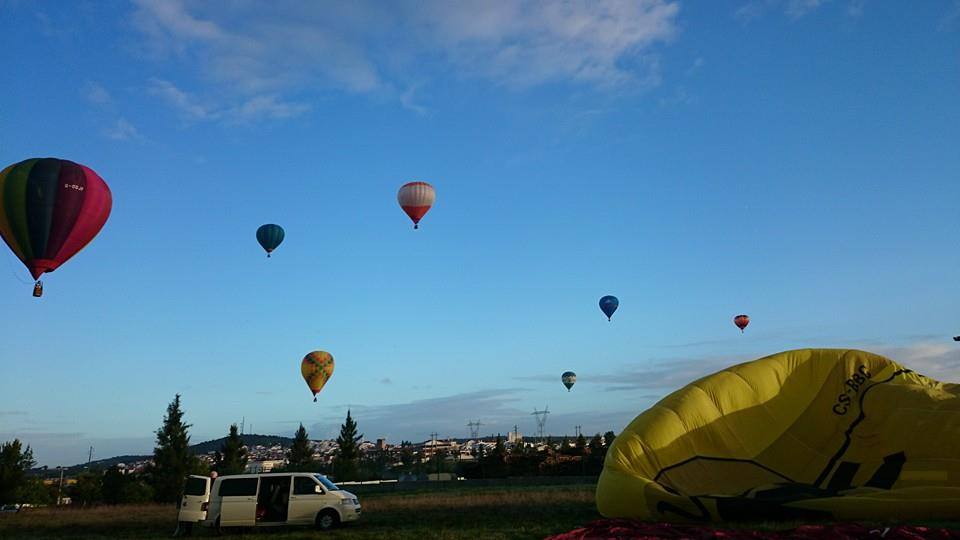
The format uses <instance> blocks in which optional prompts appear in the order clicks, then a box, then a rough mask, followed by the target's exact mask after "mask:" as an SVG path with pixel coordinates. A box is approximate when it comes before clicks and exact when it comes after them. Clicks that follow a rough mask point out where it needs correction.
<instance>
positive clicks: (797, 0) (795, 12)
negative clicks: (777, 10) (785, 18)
mask: <svg viewBox="0 0 960 540" xmlns="http://www.w3.org/2000/svg"><path fill="white" fill-rule="evenodd" d="M827 1H828V0H789V1H788V2H787V8H786V9H787V15H789V16H791V17H793V18H794V19H799V18H800V17H803V16H804V15H806V14H807V13H810V12H811V11H814V10H816V9H817V8H819V7H820V6H822V5H823V4H825V3H826V2H827Z"/></svg>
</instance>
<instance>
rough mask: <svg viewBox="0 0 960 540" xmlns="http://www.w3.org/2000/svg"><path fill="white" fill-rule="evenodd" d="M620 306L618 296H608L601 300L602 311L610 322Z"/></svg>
mask: <svg viewBox="0 0 960 540" xmlns="http://www.w3.org/2000/svg"><path fill="white" fill-rule="evenodd" d="M619 306H620V300H617V297H616V296H610V295H607V296H604V297H603V298H601V299H600V311H603V314H604V315H606V316H607V320H608V321H609V320H610V317H613V312H614V311H616V310H617V307H619Z"/></svg>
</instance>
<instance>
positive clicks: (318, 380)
mask: <svg viewBox="0 0 960 540" xmlns="http://www.w3.org/2000/svg"><path fill="white" fill-rule="evenodd" d="M300 374H301V375H303V380H304V381H306V382H307V386H309V387H310V391H311V392H313V395H314V396H316V395H317V394H318V393H319V392H320V390H323V385H325V384H327V381H328V380H330V377H332V376H333V355H331V354H330V353H328V352H326V351H313V352H312V353H310V354H308V355H306V356H304V357H303V361H302V362H300ZM314 401H316V399H314Z"/></svg>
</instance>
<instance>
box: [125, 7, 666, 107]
mask: <svg viewBox="0 0 960 540" xmlns="http://www.w3.org/2000/svg"><path fill="white" fill-rule="evenodd" d="M134 4H135V10H134V13H133V17H132V20H133V24H134V26H135V27H136V29H137V30H139V32H140V33H141V34H142V35H143V37H144V38H145V39H144V40H143V43H144V50H145V52H146V53H148V54H147V55H148V56H149V57H151V58H166V59H168V60H172V61H174V62H179V63H181V64H183V65H185V66H186V67H187V68H188V71H189V72H193V73H197V74H199V75H198V77H197V80H196V81H195V84H196V88H197V94H198V95H201V96H205V97H204V99H198V98H196V97H194V96H191V95H189V94H186V93H183V92H182V91H180V92H179V93H178V92H176V91H174V90H175V89H176V90H179V89H178V88H177V87H176V86H173V83H169V84H170V85H171V86H172V88H171V87H164V88H160V85H158V83H157V81H164V79H163V78H157V79H155V80H154V81H151V86H152V87H154V89H155V94H156V95H158V96H161V97H163V98H164V99H165V101H166V102H167V103H169V104H171V105H173V106H175V107H177V108H178V109H179V110H181V111H185V112H186V114H187V116H189V117H191V118H193V119H194V120H237V119H238V118H240V119H242V118H249V117H254V116H258V115H259V116H261V117H269V118H290V117H293V116H297V115H299V114H302V113H304V112H306V110H307V107H306V105H304V104H302V103H294V102H292V101H291V100H290V98H289V96H290V95H294V94H296V95H302V94H304V93H311V92H312V93H317V92H323V91H326V90H329V89H333V90H338V91H344V92H350V93H358V94H377V95H380V96H391V97H392V98H393V99H395V100H396V102H398V103H399V104H400V105H401V106H403V107H405V108H407V109H410V110H412V111H414V112H416V113H418V114H424V113H425V112H426V107H425V106H424V105H423V104H421V103H418V102H416V101H415V100H414V95H415V93H416V92H417V91H418V89H419V87H421V86H422V85H424V84H429V80H430V77H431V76H436V74H437V73H442V74H448V73H452V74H454V75H456V76H461V77H474V78H482V79H486V80H489V81H491V82H493V83H495V84H500V85H504V86H507V87H512V88H518V89H519V88H529V87H531V86H536V85H541V84H545V83H553V82H569V83H575V84H581V85H585V86H590V87H593V88H630V87H634V88H643V87H646V86H651V85H655V84H657V83H658V82H659V80H660V75H659V69H658V62H657V56H656V53H655V51H654V46H655V45H656V44H658V43H666V42H669V41H670V40H671V39H672V38H673V37H674V35H675V33H676V18H677V14H678V12H679V4H678V3H677V2H670V1H668V0H636V1H632V2H622V1H619V0H594V1H590V2H587V1H576V2H534V1H532V0H524V1H520V2H506V1H494V2H479V3H478V2H467V1H464V0H425V1H413V0H401V1H398V2H391V3H378V2H372V1H366V0H365V1H359V2H353V3H349V4H318V3H316V2H307V1H292V2H285V3H284V4H283V9H275V7H274V6H272V5H267V4H259V3H254V2H241V3H231V4H227V5H222V4H217V5H214V4H210V3H205V2H188V1H184V0H171V1H167V2H151V1H148V0H135V2H134ZM428 70H429V71H428ZM428 73H429V75H428ZM411 80H417V81H424V82H418V83H416V84H411ZM167 82H168V81H167ZM180 84H182V82H181V83H180ZM398 89H403V90H398ZM210 96H215V98H214V97H210ZM203 103H216V104H215V105H209V104H207V105H204V104H203ZM227 111H230V112H229V113H228V112H227Z"/></svg>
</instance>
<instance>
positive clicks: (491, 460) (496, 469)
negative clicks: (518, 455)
mask: <svg viewBox="0 0 960 540" xmlns="http://www.w3.org/2000/svg"><path fill="white" fill-rule="evenodd" d="M506 457H507V450H506V448H504V446H503V437H502V436H500V434H499V433H498V434H497V442H496V445H495V446H494V447H493V450H491V451H490V453H489V454H487V455H485V456H484V457H482V458H480V466H481V470H482V472H483V476H484V477H486V478H502V477H504V476H506V475H507V464H506Z"/></svg>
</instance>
